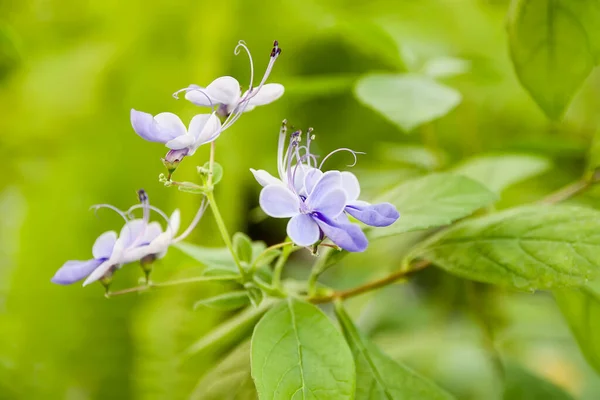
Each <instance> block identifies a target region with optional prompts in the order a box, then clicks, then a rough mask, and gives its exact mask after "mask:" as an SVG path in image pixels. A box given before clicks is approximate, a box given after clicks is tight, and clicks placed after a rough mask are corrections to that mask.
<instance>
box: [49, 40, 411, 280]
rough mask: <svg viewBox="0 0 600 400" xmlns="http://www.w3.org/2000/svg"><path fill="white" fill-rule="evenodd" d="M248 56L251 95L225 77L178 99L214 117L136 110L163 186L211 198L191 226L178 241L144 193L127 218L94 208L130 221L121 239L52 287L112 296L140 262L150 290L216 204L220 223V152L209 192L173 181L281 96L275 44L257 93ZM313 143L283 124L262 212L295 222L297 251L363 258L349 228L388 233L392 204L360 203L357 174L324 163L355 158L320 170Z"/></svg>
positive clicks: (169, 221)
mask: <svg viewBox="0 0 600 400" xmlns="http://www.w3.org/2000/svg"><path fill="white" fill-rule="evenodd" d="M242 50H244V51H245V52H246V53H247V55H248V58H249V60H250V83H249V85H248V89H247V90H246V91H242V89H241V88H240V84H239V82H238V81H237V80H236V79H235V78H233V77H231V76H222V77H220V78H217V79H215V80H214V81H212V82H211V83H210V84H209V85H208V86H206V87H201V86H198V85H190V86H188V87H186V88H184V89H181V90H178V91H177V92H175V93H174V95H173V96H174V97H175V98H178V95H179V94H180V93H185V98H186V99H187V100H189V101H190V102H192V103H193V104H195V105H197V106H201V107H210V108H211V112H210V113H205V114H198V115H196V116H194V117H193V118H192V119H191V121H190V123H189V125H188V126H187V127H186V126H185V125H184V123H183V122H182V121H181V119H180V118H179V117H178V116H177V115H175V114H172V113H168V112H163V113H159V114H157V115H151V114H148V113H145V112H142V111H137V110H133V109H132V110H131V125H132V126H133V129H134V131H135V132H136V133H137V134H138V135H139V136H141V137H142V138H144V139H146V140H148V141H151V142H158V143H163V144H164V145H166V147H168V148H169V151H168V153H167V155H166V156H165V158H164V159H163V163H164V164H165V166H166V167H167V170H168V172H169V176H168V177H167V178H164V176H163V177H162V178H161V179H163V178H164V183H165V185H166V186H171V185H179V186H180V189H190V188H191V189H192V190H188V191H192V192H194V193H200V194H202V195H204V196H205V197H204V199H203V200H202V202H201V204H200V207H199V209H198V212H197V213H196V216H195V217H194V219H193V220H192V222H191V223H190V225H189V227H188V228H187V229H186V230H185V231H184V232H183V233H182V234H180V235H179V236H176V234H177V232H178V230H179V225H180V215H179V211H178V210H175V211H174V212H173V214H171V216H170V217H168V216H167V215H166V214H165V213H163V212H162V211H161V210H160V209H158V208H156V207H154V206H151V205H150V202H149V200H148V195H147V194H146V192H145V191H143V190H140V191H138V196H139V200H140V203H141V204H136V205H134V206H132V207H131V208H129V209H128V210H126V211H121V210H120V209H118V208H116V207H114V206H111V205H108V204H101V205H98V206H95V207H94V208H96V209H99V208H109V209H112V210H113V211H116V212H117V213H118V214H119V215H120V216H121V217H122V218H123V219H124V220H125V224H124V226H123V228H122V229H121V231H120V233H119V234H117V233H116V232H115V231H109V232H105V233H103V234H102V235H100V236H99V237H98V239H97V240H96V242H95V243H94V245H93V247H92V256H93V258H91V259H89V260H84V261H79V260H77V261H67V262H66V263H65V264H64V265H63V266H62V267H61V268H60V269H59V270H58V271H57V272H56V274H55V275H54V277H53V278H52V282H54V283H57V284H61V285H66V284H71V283H74V282H77V281H80V280H84V279H85V280H84V282H83V284H84V286H85V285H88V284H90V283H92V282H96V281H100V282H102V283H103V284H104V285H105V287H106V288H107V290H108V285H109V284H110V281H111V279H112V275H113V274H114V272H115V271H116V270H118V269H119V268H121V267H122V266H123V265H126V264H130V263H133V262H140V263H141V265H142V268H143V270H144V272H145V274H146V282H147V283H148V279H149V273H150V271H151V269H152V263H153V262H154V260H156V259H159V258H161V257H163V256H164V255H165V254H166V252H167V250H168V248H169V247H170V246H171V245H172V244H173V243H176V242H178V241H180V240H183V239H184V238H186V237H187V236H188V235H189V234H190V232H192V230H193V229H194V228H195V227H196V225H197V224H198V222H199V221H200V219H201V218H202V215H203V214H204V211H205V209H206V207H207V205H208V204H210V205H211V207H212V210H213V214H214V215H215V218H219V219H220V218H221V217H220V214H219V213H218V209H217V207H216V206H215V204H214V197H212V190H213V183H214V182H213V181H212V176H213V175H212V174H213V169H214V167H215V164H214V146H211V158H210V161H209V163H208V164H209V167H208V169H206V168H201V170H202V171H204V172H206V173H207V174H208V176H209V177H210V178H209V179H205V182H204V183H205V184H204V186H198V185H195V184H192V183H189V182H187V183H181V182H179V183H178V182H174V181H172V180H171V176H172V173H173V171H175V169H176V168H177V166H178V165H179V163H180V162H181V160H182V159H183V158H184V157H187V156H191V155H193V154H194V153H195V152H196V150H197V149H198V148H199V147H200V146H201V145H203V144H206V143H213V142H214V141H215V140H216V139H217V138H218V137H219V135H220V134H221V133H222V132H223V131H225V130H226V129H227V128H229V127H230V126H231V125H233V124H234V123H235V122H236V121H237V120H238V119H239V118H240V116H241V115H242V114H243V113H244V112H247V111H250V110H252V109H253V108H255V107H256V106H260V105H265V104H269V103H271V102H273V101H275V100H277V99H278V98H279V97H281V96H282V95H283V92H284V88H283V86H282V85H280V84H278V83H266V81H267V79H268V77H269V75H270V73H271V71H272V69H273V65H274V64H275V61H276V60H277V58H278V56H279V54H280V53H281V50H280V48H279V45H278V43H277V41H275V42H274V44H273V49H272V50H271V54H270V58H269V64H268V66H267V68H266V71H265V73H264V75H263V77H262V79H261V80H260V82H259V83H258V85H256V86H255V85H254V63H253V60H252V55H251V54H250V51H249V50H248V48H247V47H246V45H245V43H244V42H242V41H240V42H239V43H238V45H237V46H236V48H235V54H238V53H239V52H240V51H242ZM313 139H314V136H312V129H310V130H309V131H308V135H307V139H306V144H302V132H301V131H295V132H293V133H291V134H290V135H289V138H288V133H287V126H286V124H285V122H284V124H283V126H282V129H281V132H280V135H279V148H278V163H277V170H278V174H279V178H276V177H274V176H272V175H271V174H269V173H268V172H266V171H264V170H258V171H257V170H254V169H251V171H252V173H253V174H254V176H255V178H256V180H257V181H258V182H259V183H260V184H261V185H262V186H263V189H262V191H261V193H260V205H261V207H262V209H263V210H264V212H265V213H266V214H268V215H270V216H272V217H275V218H291V219H290V221H289V223H288V225H287V234H288V236H289V237H290V238H291V239H292V241H293V242H294V243H295V244H297V245H299V246H314V245H318V244H320V243H321V242H322V241H323V240H326V239H329V240H330V241H332V242H333V243H334V244H335V245H337V246H339V247H340V248H342V249H345V250H348V251H353V252H359V251H364V250H365V249H366V248H367V245H368V240H367V237H366V236H365V234H364V233H363V231H362V229H361V227H360V226H359V225H358V224H356V223H353V222H351V218H353V219H356V220H358V221H360V222H362V223H364V224H366V225H370V226H388V225H390V224H392V223H394V222H395V221H396V220H397V219H398V217H399V214H398V212H397V211H396V209H395V207H394V206H392V205H391V204H389V203H381V204H375V205H371V204H369V203H367V202H364V201H360V200H359V199H358V198H359V195H360V185H359V183H358V179H357V178H356V176H355V175H354V174H352V173H351V172H348V171H326V172H324V171H323V170H322V169H323V164H324V162H325V161H326V160H327V159H328V158H329V157H330V156H331V155H332V154H335V153H337V152H339V151H349V152H350V153H352V154H353V155H354V157H355V162H356V155H357V154H358V153H357V152H355V151H352V150H350V149H347V148H341V149H337V150H335V151H333V152H331V153H330V154H329V155H327V156H326V157H324V158H323V160H322V161H321V163H320V164H318V163H317V160H318V157H317V156H316V155H315V154H312V153H311V150H310V145H311V141H312V140H313ZM205 170H206V171H205ZM204 172H203V173H204ZM186 185H187V186H186ZM137 209H142V218H135V217H133V212H134V211H135V210H137ZM152 211H154V212H155V213H157V214H158V215H160V216H161V217H162V218H163V219H164V221H165V222H166V225H165V227H164V229H163V227H162V226H161V224H160V223H159V222H157V221H151V220H150V214H151V212H152ZM220 222H221V223H220V224H219V226H220V229H221V234H222V235H223V238H224V240H225V241H226V243H229V247H230V248H231V250H232V254H233V257H234V259H235V258H236V255H235V254H234V253H235V251H234V250H233V248H232V246H231V244H230V240H229V236H228V234H227V232H226V229H224V228H223V227H224V225H223V223H222V219H221V220H220ZM236 262H237V261H236ZM238 266H239V267H240V273H241V275H243V276H245V275H246V272H245V271H244V270H243V268H242V267H241V265H238Z"/></svg>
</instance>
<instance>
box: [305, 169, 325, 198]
mask: <svg viewBox="0 0 600 400" xmlns="http://www.w3.org/2000/svg"><path fill="white" fill-rule="evenodd" d="M322 177H323V172H322V171H321V170H320V169H317V168H313V169H311V170H310V171H308V172H307V173H306V175H305V176H304V188H305V189H306V193H307V194H310V193H312V191H313V189H314V188H315V185H316V184H317V182H319V180H320V179H321V178H322Z"/></svg>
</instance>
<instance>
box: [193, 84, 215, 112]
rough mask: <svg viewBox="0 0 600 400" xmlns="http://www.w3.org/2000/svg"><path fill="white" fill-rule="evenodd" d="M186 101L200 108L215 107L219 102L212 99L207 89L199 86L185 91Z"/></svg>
mask: <svg viewBox="0 0 600 400" xmlns="http://www.w3.org/2000/svg"><path fill="white" fill-rule="evenodd" d="M185 99H186V100H189V101H191V102H192V103H194V104H195V105H197V106H200V107H215V106H216V105H217V104H218V103H219V102H218V101H217V100H216V99H213V98H212V97H210V95H209V94H208V93H207V92H206V88H203V87H201V86H198V85H190V86H188V87H187V89H186V91H185Z"/></svg>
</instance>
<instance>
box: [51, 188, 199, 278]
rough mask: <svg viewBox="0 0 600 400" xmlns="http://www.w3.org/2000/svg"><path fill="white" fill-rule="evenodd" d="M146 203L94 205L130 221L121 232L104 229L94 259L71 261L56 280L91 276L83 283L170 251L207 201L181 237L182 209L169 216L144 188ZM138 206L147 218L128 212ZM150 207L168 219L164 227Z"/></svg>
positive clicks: (149, 260)
mask: <svg viewBox="0 0 600 400" xmlns="http://www.w3.org/2000/svg"><path fill="white" fill-rule="evenodd" d="M139 193H140V200H141V201H142V204H140V205H135V206H133V207H131V208H130V209H129V210H127V211H126V212H123V211H121V210H119V209H117V208H115V207H113V206H111V205H108V204H100V205H98V206H95V207H94V208H96V209H98V208H110V209H112V210H114V211H116V212H117V213H119V214H120V215H121V216H122V217H123V218H124V219H125V220H126V223H125V225H124V226H123V228H122V229H121V232H120V234H119V235H118V236H117V233H116V232H114V231H110V232H106V233H103V234H102V235H101V236H100V237H99V238H98V239H97V240H96V243H95V244H94V247H93V249H92V254H93V256H94V258H93V259H91V260H87V261H67V262H66V263H65V264H64V265H63V266H62V267H61V268H60V269H59V270H58V271H57V272H56V274H55V275H54V277H53V278H52V282H54V283H58V284H62V285H68V284H71V283H74V282H77V281H79V280H82V279H84V278H86V277H87V279H86V280H85V281H84V282H83V286H86V285H89V284H90V283H92V282H95V281H97V280H100V279H103V278H107V277H110V276H112V274H113V272H114V271H116V270H117V269H119V268H121V266H123V265H125V264H128V263H132V262H136V261H140V260H145V261H147V262H151V261H154V260H155V259H158V258H162V257H164V255H165V254H166V253H167V250H168V248H169V246H171V245H172V244H173V243H176V242H178V241H181V240H183V239H185V238H186V237H187V236H188V235H189V234H190V232H192V230H193V229H194V228H195V227H196V225H197V224H198V222H199V221H200V219H201V217H202V215H203V213H204V210H205V209H206V202H205V201H202V203H201V205H200V208H199V209H198V212H197V213H196V216H195V217H194V219H193V221H192V222H191V224H190V226H189V227H188V228H187V229H186V231H185V232H183V233H182V234H181V235H179V236H178V237H175V235H176V234H177V231H178V230H179V226H180V220H181V219H180V214H179V210H175V211H174V212H173V214H172V215H171V217H167V216H166V214H164V213H163V212H162V211H161V210H160V209H158V208H156V207H153V206H151V205H150V203H149V201H148V197H147V196H146V193H145V192H144V191H140V192H139ZM138 208H142V209H143V218H138V219H133V220H128V216H129V215H130V214H131V213H132V212H133V211H134V210H135V209H138ZM150 211H155V212H156V213H158V214H159V215H160V216H162V218H163V219H164V220H165V221H166V223H167V226H166V228H165V230H164V231H163V229H162V227H161V225H160V224H159V223H158V222H156V221H152V222H150V220H149V219H150Z"/></svg>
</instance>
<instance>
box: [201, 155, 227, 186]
mask: <svg viewBox="0 0 600 400" xmlns="http://www.w3.org/2000/svg"><path fill="white" fill-rule="evenodd" d="M209 172H210V162H209V161H207V162H205V163H204V165H203V166H202V167H198V173H199V174H205V176H207V175H208V173H209ZM221 179H223V167H222V166H221V164H219V163H218V162H215V163H213V178H212V183H213V185H216V184H217V183H219V182H221Z"/></svg>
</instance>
